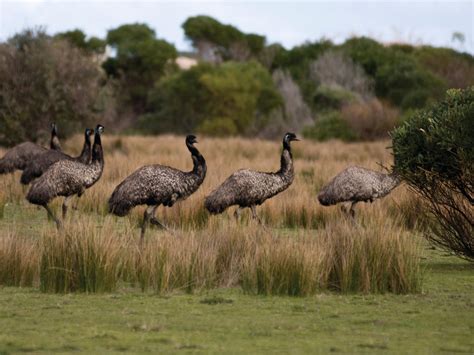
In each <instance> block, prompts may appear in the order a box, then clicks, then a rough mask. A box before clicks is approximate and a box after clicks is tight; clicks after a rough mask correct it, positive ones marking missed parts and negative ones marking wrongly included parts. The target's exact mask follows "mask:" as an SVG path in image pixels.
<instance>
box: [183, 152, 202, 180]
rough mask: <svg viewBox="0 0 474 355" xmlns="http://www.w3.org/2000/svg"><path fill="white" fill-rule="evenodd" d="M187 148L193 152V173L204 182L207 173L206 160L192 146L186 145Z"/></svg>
mask: <svg viewBox="0 0 474 355" xmlns="http://www.w3.org/2000/svg"><path fill="white" fill-rule="evenodd" d="M186 146H187V147H188V150H189V151H190V152H191V158H192V159H193V170H192V171H191V173H192V174H194V175H196V176H197V177H198V178H199V179H200V180H204V177H205V176H206V171H207V166H206V160H205V159H204V157H203V156H202V155H201V153H200V152H199V150H197V148H196V147H195V146H193V145H191V144H186Z"/></svg>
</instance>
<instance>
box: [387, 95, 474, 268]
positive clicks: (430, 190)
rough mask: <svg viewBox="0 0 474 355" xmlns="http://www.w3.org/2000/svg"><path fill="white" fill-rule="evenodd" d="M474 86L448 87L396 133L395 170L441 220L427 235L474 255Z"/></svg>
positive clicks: (458, 250) (461, 251)
mask: <svg viewBox="0 0 474 355" xmlns="http://www.w3.org/2000/svg"><path fill="white" fill-rule="evenodd" d="M473 117H474V87H471V88H468V89H466V90H459V89H458V90H454V89H452V90H449V91H448V92H447V95H446V98H445V100H444V101H442V102H440V103H439V104H437V105H436V106H433V107H432V108H430V109H428V110H424V111H419V112H417V113H415V114H414V115H413V116H412V117H410V118H409V119H407V120H406V121H405V122H404V123H403V125H402V126H400V127H399V128H398V129H396V130H395V131H394V132H393V151H394V157H395V169H396V171H397V172H398V173H399V174H400V175H401V176H402V177H403V179H404V180H405V181H406V182H408V184H409V185H410V186H411V188H412V189H413V190H414V191H415V192H417V193H418V194H419V195H421V196H422V197H423V198H424V199H425V201H426V204H427V209H428V211H429V212H430V213H431V214H432V215H434V216H435V217H436V218H437V220H438V221H439V227H435V228H434V229H433V231H432V233H431V234H428V235H427V237H428V239H429V240H431V241H432V242H434V243H435V244H437V245H440V246H441V247H444V248H447V249H450V250H452V251H453V252H455V253H456V254H458V255H460V256H462V257H465V258H469V259H471V260H474V207H473V206H474V119H473Z"/></svg>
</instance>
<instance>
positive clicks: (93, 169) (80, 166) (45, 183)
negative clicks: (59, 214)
mask: <svg viewBox="0 0 474 355" xmlns="http://www.w3.org/2000/svg"><path fill="white" fill-rule="evenodd" d="M102 132H103V126H101V125H98V126H97V128H96V130H95V138H94V146H93V147H92V160H91V161H90V162H89V161H87V162H86V163H83V162H81V161H79V160H60V161H58V162H56V163H55V164H53V165H51V167H50V168H49V169H48V170H47V171H46V172H45V173H44V174H43V175H41V176H40V177H39V178H38V179H36V180H35V181H34V183H33V184H32V186H31V188H30V190H29V191H28V194H27V196H26V199H27V200H28V201H29V202H30V203H32V204H35V205H39V206H43V207H44V208H45V209H46V211H47V212H48V214H49V215H50V216H51V217H52V218H53V219H54V221H55V222H56V225H57V227H58V229H59V228H61V226H62V223H61V222H60V220H59V219H57V218H56V216H55V215H54V213H52V211H51V209H50V208H49V206H48V204H49V203H50V202H51V200H53V199H54V198H56V197H58V196H64V197H65V199H64V202H63V207H62V210H63V219H64V218H65V217H66V213H67V209H68V201H69V198H70V197H72V196H74V195H78V196H81V195H82V194H83V193H84V191H85V190H86V189H88V188H90V187H91V186H92V185H94V184H95V183H96V182H97V181H98V180H99V179H100V177H101V176H102V172H103V170H104V156H103V151H102V143H101V138H100V135H101V134H102Z"/></svg>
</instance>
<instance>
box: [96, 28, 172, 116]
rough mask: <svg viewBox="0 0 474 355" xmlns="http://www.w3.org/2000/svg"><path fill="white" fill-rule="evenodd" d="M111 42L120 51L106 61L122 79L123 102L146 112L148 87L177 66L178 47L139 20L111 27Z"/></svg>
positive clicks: (112, 74)
mask: <svg viewBox="0 0 474 355" xmlns="http://www.w3.org/2000/svg"><path fill="white" fill-rule="evenodd" d="M107 44H108V45H110V46H111V47H112V49H113V50H114V51H115V52H116V53H115V56H114V57H110V58H108V59H107V61H106V62H104V64H103V67H104V69H105V70H106V72H107V74H108V75H109V76H110V77H113V78H117V79H119V81H120V88H121V93H122V102H123V105H125V107H127V106H130V107H132V109H133V111H134V112H135V113H136V114H141V113H143V112H144V110H145V105H146V99H147V95H148V91H149V90H150V89H151V88H152V87H153V85H154V84H155V82H156V81H157V80H159V79H160V78H161V77H162V76H163V75H164V74H165V73H166V71H167V69H168V68H169V67H170V66H173V64H171V65H170V62H171V63H174V59H175V58H176V56H177V52H176V49H175V47H174V46H173V45H172V44H170V43H168V42H166V41H165V40H162V39H157V38H156V34H155V31H154V30H153V29H151V28H150V27H148V26H147V25H145V24H139V23H136V24H128V25H122V26H120V27H117V28H115V29H112V30H110V31H109V32H108V33H107ZM123 109H124V108H122V110H123Z"/></svg>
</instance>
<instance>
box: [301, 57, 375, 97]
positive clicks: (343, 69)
mask: <svg viewBox="0 0 474 355" xmlns="http://www.w3.org/2000/svg"><path fill="white" fill-rule="evenodd" d="M310 73H311V78H312V79H313V80H314V81H315V82H316V83H317V84H319V86H325V87H329V88H333V89H336V90H337V89H339V90H341V89H342V90H346V91H348V92H352V94H353V95H354V96H356V97H357V98H358V99H370V98H372V97H373V92H372V91H373V80H372V79H371V78H369V77H368V76H367V74H366V73H365V72H364V69H363V68H362V67H361V66H360V65H358V64H356V63H354V62H353V61H352V59H351V58H349V57H348V56H347V55H345V54H344V53H343V52H341V51H333V50H327V51H326V52H324V53H323V54H322V55H320V56H319V58H318V59H317V60H315V61H314V62H312V63H311V64H310Z"/></svg>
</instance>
